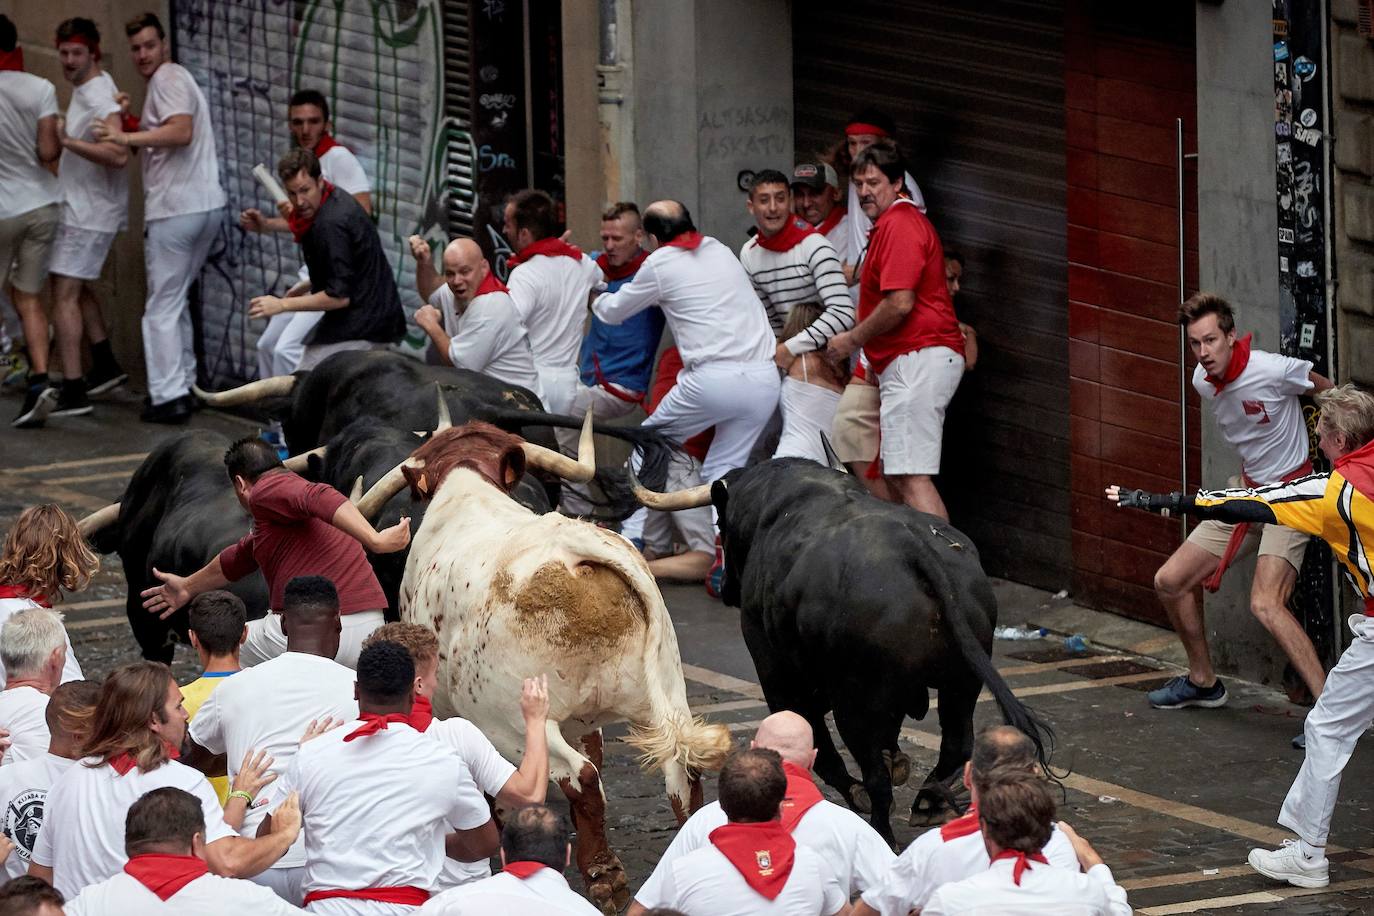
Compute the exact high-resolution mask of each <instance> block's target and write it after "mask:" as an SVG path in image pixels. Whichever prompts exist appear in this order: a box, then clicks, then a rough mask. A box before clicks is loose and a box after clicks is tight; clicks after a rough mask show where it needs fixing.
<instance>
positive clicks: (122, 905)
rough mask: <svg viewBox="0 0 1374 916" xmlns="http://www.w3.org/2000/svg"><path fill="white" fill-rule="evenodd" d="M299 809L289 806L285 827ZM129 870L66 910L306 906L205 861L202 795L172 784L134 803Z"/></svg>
mask: <svg viewBox="0 0 1374 916" xmlns="http://www.w3.org/2000/svg"><path fill="white" fill-rule="evenodd" d="M291 814H294V816H295V817H296V819H297V820H299V818H300V811H299V809H296V808H295V807H294V805H292V806H291V807H290V808H287V807H285V806H284V807H283V809H282V812H281V815H280V820H281V822H282V826H286V821H287V820H288V818H289V817H290V816H291ZM124 850H125V852H126V853H127V854H128V857H129V860H128V861H127V862H125V863H124V868H123V870H122V871H120V872H118V873H117V874H115V875H114V876H112V877H110V878H108V879H106V880H104V881H101V882H100V883H99V884H92V885H90V886H89V887H87V888H85V889H84V890H82V891H81V893H80V894H79V895H77V897H76V899H75V900H68V902H67V906H66V912H67V916H128V914H132V913H138V914H139V916H160V914H164V913H165V914H168V916H171V914H187V916H189V914H191V913H194V914H195V916H249V914H252V916H259V914H261V916H289V914H292V913H295V914H299V913H303V912H304V910H301V909H299V908H298V907H294V906H290V905H288V904H286V903H283V902H282V901H281V900H278V899H277V897H276V896H275V895H274V894H273V893H272V892H271V891H269V890H267V889H266V888H264V887H259V886H258V885H256V884H254V883H252V882H251V881H241V880H238V879H236V878H221V877H219V876H218V875H213V874H211V873H210V866H209V865H208V864H207V863H206V861H205V858H206V849H205V816H204V814H202V813H201V809H200V801H199V800H198V799H197V798H196V796H194V795H192V794H191V793H189V792H186V791H183V790H182V789H177V788H173V787H170V786H169V787H166V788H162V789H153V790H152V791H151V792H148V793H147V794H146V795H144V796H143V797H141V798H140V799H139V800H138V801H136V802H134V803H133V805H131V806H130V808H129V814H128V817H127V819H126V820H125V823H124Z"/></svg>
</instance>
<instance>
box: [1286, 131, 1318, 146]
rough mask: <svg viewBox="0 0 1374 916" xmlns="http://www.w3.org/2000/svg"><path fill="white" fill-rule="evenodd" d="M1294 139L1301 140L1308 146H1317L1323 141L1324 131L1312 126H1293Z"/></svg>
mask: <svg viewBox="0 0 1374 916" xmlns="http://www.w3.org/2000/svg"><path fill="white" fill-rule="evenodd" d="M1293 139H1294V140H1300V141H1302V142H1303V143H1306V144H1307V145H1308V146H1316V145H1317V144H1318V143H1320V142H1321V139H1322V132H1321V131H1319V130H1313V129H1312V128H1310V127H1295V128H1293Z"/></svg>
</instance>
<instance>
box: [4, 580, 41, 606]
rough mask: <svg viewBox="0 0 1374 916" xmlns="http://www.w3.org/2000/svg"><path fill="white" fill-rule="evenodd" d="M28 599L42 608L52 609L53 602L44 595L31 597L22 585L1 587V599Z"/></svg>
mask: <svg viewBox="0 0 1374 916" xmlns="http://www.w3.org/2000/svg"><path fill="white" fill-rule="evenodd" d="M5 598H27V599H29V600H30V601H32V602H33V603H34V604H36V605H38V606H40V607H49V608H50V607H52V602H51V601H49V600H48V599H47V598H45V597H43V596H42V595H31V594H29V590H28V589H26V588H25V587H24V586H22V585H0V599H5Z"/></svg>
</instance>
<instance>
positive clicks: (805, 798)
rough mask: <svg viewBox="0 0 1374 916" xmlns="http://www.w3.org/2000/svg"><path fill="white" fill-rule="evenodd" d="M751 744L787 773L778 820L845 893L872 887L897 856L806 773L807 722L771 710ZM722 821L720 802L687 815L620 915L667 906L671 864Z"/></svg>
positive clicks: (705, 840) (810, 756) (810, 755)
mask: <svg viewBox="0 0 1374 916" xmlns="http://www.w3.org/2000/svg"><path fill="white" fill-rule="evenodd" d="M750 747H756V748H767V749H768V750H772V751H777V752H778V754H779V755H780V756H781V757H782V768H783V771H784V772H785V773H786V774H787V795H786V797H785V798H784V799H783V803H782V823H783V826H784V827H786V828H787V829H788V830H790V831H791V833H792V838H793V839H794V840H796V841H797V842H798V843H799V844H801V845H802V846H805V847H807V848H808V849H811V850H813V851H815V852H818V853H820V854H821V856H822V857H823V858H824V859H825V862H826V864H827V865H829V866H830V870H831V871H832V872H833V873H834V874H835V878H836V880H837V881H839V884H840V887H842V888H844V890H845V893H846V894H848V896H849V897H850V898H853V897H854V896H855V895H856V894H861V893H864V892H865V891H868V890H870V889H873V888H876V887H877V886H878V884H879V883H880V882H881V881H882V879H883V876H884V875H885V874H886V873H887V871H888V869H889V868H890V867H891V866H892V863H893V862H894V861H895V860H896V857H895V856H894V855H893V854H892V850H891V849H889V848H888V846H887V843H885V842H883V838H882V837H880V836H878V833H877V831H875V830H874V829H873V828H872V827H870V826H869V825H868V822H867V821H865V820H864V819H863V818H861V817H859V816H858V815H857V814H855V813H854V812H853V811H850V810H849V809H848V808H843V807H841V806H839V805H835V804H831V803H830V802H828V801H826V800H825V799H824V798H822V797H821V790H820V789H819V788H817V787H816V783H815V781H814V780H812V778H811V764H812V763H813V762H814V761H815V759H816V746H815V742H814V741H813V739H812V735H811V726H810V725H808V724H807V722H806V720H805V719H803V718H802V717H801V716H799V715H797V714H796V713H794V712H785V711H784V712H775V713H773V715H771V716H769V717H768V718H766V719H764V720H763V722H762V723H760V725H759V730H758V734H756V735H755V736H754V740H753V741H752V742H751V743H750ZM726 822H727V818H726V816H725V812H724V811H722V810H721V807H720V802H711V804H709V805H706V806H705V807H703V808H701V809H700V810H699V811H697V813H696V814H693V815H692V816H691V817H690V818H688V819H687V823H685V824H683V825H682V829H681V830H679V831H678V833H677V836H675V837H673V842H672V844H671V845H669V847H668V849H667V851H666V852H664V853H663V858H661V859H660V860H659V862H658V865H657V866H656V867H655V868H654V873H653V874H652V875H650V876H649V879H648V880H647V881H645V882H644V885H643V886H642V887H640V889H639V891H638V893H636V894H635V899H634V900H633V901H632V902H631V903H630V908H629V910H627V911H626V914H625V916H643V914H644V913H645V912H647V911H648V910H651V909H653V908H654V907H662V906H668V905H669V903H670V901H666V900H664V899H663V893H662V892H663V882H664V880H665V879H666V876H667V875H668V874H669V872H670V871H671V869H672V864H673V862H675V861H676V860H678V859H679V858H681V857H682V856H685V855H687V854H688V853H690V852H694V851H696V850H698V849H700V848H702V847H703V846H706V845H709V844H710V842H711V839H710V836H711V831H712V830H715V829H716V828H717V827H721V826H723V825H724V824H725V823H726Z"/></svg>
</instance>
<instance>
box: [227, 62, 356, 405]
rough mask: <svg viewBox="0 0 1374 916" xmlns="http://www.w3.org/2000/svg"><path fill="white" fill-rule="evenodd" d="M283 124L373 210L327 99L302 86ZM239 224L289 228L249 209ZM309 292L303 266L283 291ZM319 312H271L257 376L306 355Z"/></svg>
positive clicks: (287, 369)
mask: <svg viewBox="0 0 1374 916" xmlns="http://www.w3.org/2000/svg"><path fill="white" fill-rule="evenodd" d="M286 126H287V129H288V130H289V131H290V132H291V139H292V140H294V141H295V143H296V145H297V146H299V147H300V148H301V149H308V150H311V151H313V152H314V153H315V156H316V157H317V158H318V159H319V160H320V173H321V175H323V176H324V180H325V181H327V182H329V183H330V184H331V185H333V186H334V187H336V188H338V189H339V190H340V191H343V192H344V193H346V194H352V195H353V199H354V200H356V201H357V202H358V204H359V205H360V206H361V207H362V208H363V210H364V211H365V212H367V213H368V214H369V215H371V213H372V182H370V181H369V180H368V177H367V173H366V172H365V171H363V166H362V163H360V162H359V161H358V157H357V156H355V155H353V152H352V150H350V149H349V148H348V147H346V146H344V145H343V144H342V143H340V142H339V141H337V140H335V139H334V137H333V134H332V133H331V131H332V130H333V127H334V125H333V123H332V122H331V121H330V120H329V102H328V100H327V99H325V97H324V93H322V92H320V91H319V90H318V89H301V90H299V91H298V92H296V94H295V95H293V96H291V101H290V102H289V103H288V104H287V108H286ZM239 225H240V226H242V227H243V228H244V229H246V230H248V231H249V232H290V231H291V226H290V224H289V223H288V222H287V221H286V218H285V217H284V216H275V217H267V216H264V215H263V213H262V211H261V210H258V209H256V208H254V207H249V208H248V209H247V210H244V211H243V212H242V213H241V214H239ZM308 292H310V272H309V271H308V270H307V269H306V268H305V267H304V266H302V267H301V269H300V272H299V274H298V282H297V283H296V284H295V285H294V286H293V287H292V288H291V290H290V291H289V292H287V294H286V295H288V296H292V295H304V294H305V293H308ZM322 317H324V313H323V312H283V313H282V314H280V315H274V316H272V318H271V320H269V321H268V322H267V327H266V329H265V330H263V332H262V333H261V334H260V335H258V377H259V378H268V377H270V376H274V375H290V374H291V373H292V372H295V371H296V368H297V367H298V366H300V364H301V357H302V356H304V355H305V340H306V338H307V337H308V336H309V335H310V332H311V331H312V330H314V329H315V325H317V324H319V323H320V319H321V318H322Z"/></svg>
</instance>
